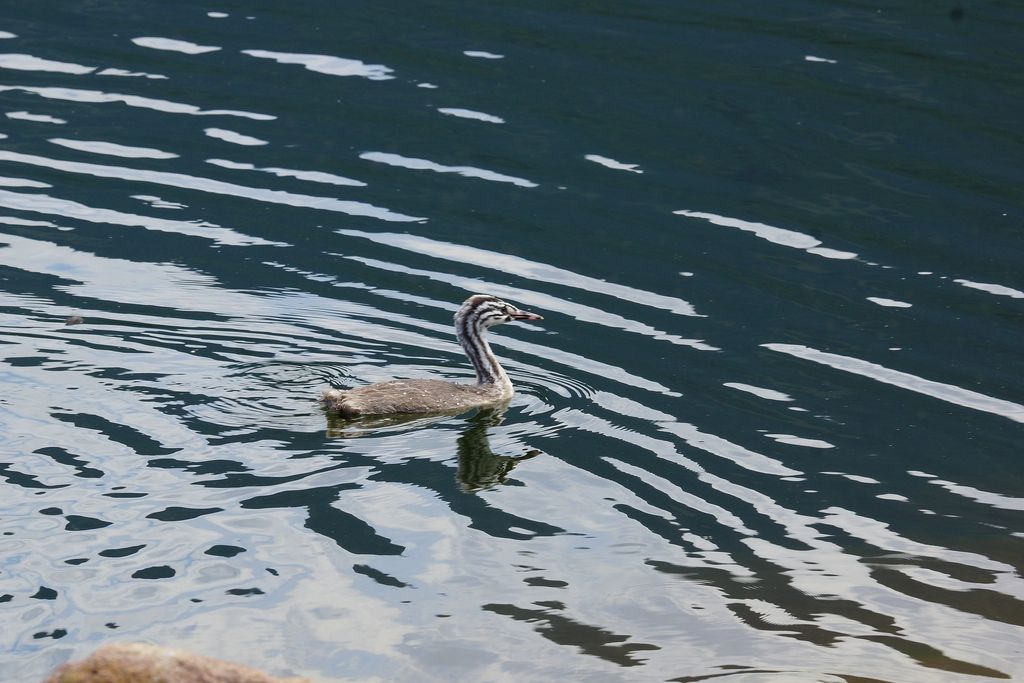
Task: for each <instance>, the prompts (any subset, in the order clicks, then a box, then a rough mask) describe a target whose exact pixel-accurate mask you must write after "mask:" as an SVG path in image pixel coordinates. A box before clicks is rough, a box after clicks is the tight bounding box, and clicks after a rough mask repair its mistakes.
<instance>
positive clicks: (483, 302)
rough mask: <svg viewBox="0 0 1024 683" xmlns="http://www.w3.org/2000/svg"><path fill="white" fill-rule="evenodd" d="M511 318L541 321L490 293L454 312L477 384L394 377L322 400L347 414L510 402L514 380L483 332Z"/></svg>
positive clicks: (335, 391)
mask: <svg viewBox="0 0 1024 683" xmlns="http://www.w3.org/2000/svg"><path fill="white" fill-rule="evenodd" d="M513 320H531V321H532V320H543V318H542V317H541V316H539V315H537V314H536V313H531V312H530V311H524V310H522V309H520V308H517V307H516V306H513V305H512V304H510V303H507V302H505V301H502V300H501V299H499V298H498V297H496V296H491V295H490V294H474V295H473V296H471V297H469V298H468V299H466V300H465V301H464V302H463V304H462V305H461V306H460V307H459V310H458V311H456V312H455V336H456V337H457V338H458V340H459V344H460V345H462V350H463V351H465V353H466V356H467V357H468V358H469V362H470V363H472V364H473V369H474V370H475V371H476V384H467V383H462V382H448V381H445V380H439V379H396V380H391V381H387V382H377V383H375V384H369V385H367V386H363V387H357V388H355V389H325V390H324V392H323V394H322V395H321V397H320V403H321V405H322V406H323V407H324V409H325V410H327V412H328V413H332V414H335V415H338V416H341V417H345V418H357V417H362V416H372V415H404V414H416V413H455V412H463V411H466V410H469V409H471V408H478V407H481V406H487V405H493V404H497V403H500V402H502V401H508V399H510V398H512V394H513V393H515V389H514V388H513V386H512V381H511V380H510V379H509V378H508V375H507V374H505V370H504V368H502V367H501V363H499V362H498V359H497V358H495V356H494V353H492V352H491V346H490V344H488V343H487V338H486V333H487V330H488V329H489V328H491V327H493V326H495V325H500V324H502V323H507V322H512V321H513Z"/></svg>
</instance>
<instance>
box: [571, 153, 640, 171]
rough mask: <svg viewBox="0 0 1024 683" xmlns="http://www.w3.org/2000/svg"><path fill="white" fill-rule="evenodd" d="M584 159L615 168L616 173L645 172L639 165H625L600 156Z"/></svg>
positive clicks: (590, 155) (588, 156) (589, 155)
mask: <svg viewBox="0 0 1024 683" xmlns="http://www.w3.org/2000/svg"><path fill="white" fill-rule="evenodd" d="M583 158H584V159H586V160H587V161H593V162H594V163H596V164H601V165H602V166H606V167H608V168H613V169H615V170H616V171H630V172H632V173H643V170H642V169H641V168H639V167H638V166H637V164H624V163H622V162H621V161H616V160H615V159H609V158H608V157H603V156H601V155H600V154H587V155H586V156H584V157H583Z"/></svg>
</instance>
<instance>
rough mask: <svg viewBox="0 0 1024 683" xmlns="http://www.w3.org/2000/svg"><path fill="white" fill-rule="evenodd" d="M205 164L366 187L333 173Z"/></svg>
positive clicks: (218, 161) (222, 162) (213, 161)
mask: <svg viewBox="0 0 1024 683" xmlns="http://www.w3.org/2000/svg"><path fill="white" fill-rule="evenodd" d="M206 163H208V164H213V165H214V166H220V167H221V168H230V169H235V170H239V171H261V172H263V173H271V174H273V175H276V176H278V177H279V178H297V179H298V180H306V181H309V182H313V183H324V184H327V185H347V186H349V187H366V183H364V182H363V181H361V180H353V179H352V178H346V177H344V176H340V175H335V174H333V173H324V172H323V171H299V170H296V169H293V168H277V167H274V166H267V167H265V168H260V167H258V166H256V165H255V164H247V163H241V162H237V161H228V160H227V159H207V160H206Z"/></svg>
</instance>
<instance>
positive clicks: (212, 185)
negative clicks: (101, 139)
mask: <svg viewBox="0 0 1024 683" xmlns="http://www.w3.org/2000/svg"><path fill="white" fill-rule="evenodd" d="M0 160H5V161H17V162H21V163H25V164H30V165H32V166H42V167H44V168H53V169H57V170H59V171H67V172H69V173H81V174H84V175H91V176H96V177H99V178H117V179H120V180H131V181H137V182H143V183H155V184H157V185H167V186H169V187H175V188H187V189H190V190H198V191H200V192H210V193H212V194H222V195H230V196H233V197H244V198H246V199H253V200H256V201H260V202H268V203H270V204H284V205H286V206H300V207H305V208H309V209H321V210H324V211H337V212H340V213H345V214H349V215H351V216H367V217H370V218H377V219H379V220H382V221H395V222H410V221H423V220H426V219H425V218H419V217H416V216H407V215H405V214H402V213H397V212H395V211H391V210H390V209H385V208H381V207H379V206H374V205H373V204H367V203H366V202H357V201H352V200H344V199H335V198H334V197H319V196H314V195H306V194H297V193H294V192H285V191H284V190H268V189H264V188H261V187H248V186H245V185H236V184H234V183H227V182H224V181H221V180H213V179H212V178H203V177H200V176H192V175H186V174H184V173H170V172H166V171H150V170H146V169H138V168H127V167H124V166H105V165H101V164H90V163H84V162H80V161H63V160H60V159H49V158H47V157H40V156H35V155H32V154H20V153H17V152H7V151H0Z"/></svg>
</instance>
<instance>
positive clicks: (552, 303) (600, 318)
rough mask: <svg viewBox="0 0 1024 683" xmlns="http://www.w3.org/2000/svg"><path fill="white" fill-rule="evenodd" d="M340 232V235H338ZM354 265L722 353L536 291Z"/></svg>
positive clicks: (372, 262) (376, 263) (381, 264)
mask: <svg viewBox="0 0 1024 683" xmlns="http://www.w3.org/2000/svg"><path fill="white" fill-rule="evenodd" d="M339 232H341V231H339ZM334 255H335V256H341V255H340V254H334ZM343 258H347V259H350V260H353V261H358V262H359V263H362V264H364V265H367V266H371V267H373V268H380V269H382V270H389V271H392V272H397V273H405V274H406V275H416V276H419V277H426V278H430V279H431V280H436V281H438V282H446V283H448V284H450V285H454V286H456V287H461V288H462V289H464V290H466V291H467V292H470V293H473V292H488V293H491V294H494V295H495V296H499V297H503V298H507V299H511V300H515V301H518V302H519V303H521V304H524V305H527V306H529V307H531V308H536V309H537V310H542V311H558V312H559V313H564V314H565V315H568V316H572V317H574V318H576V319H577V320H582V321H584V322H589V323H595V324H598V325H604V326H606V327H613V328H615V329H619V330H626V331H627V332H634V333H637V334H642V335H645V336H648V337H652V338H654V339H659V340H662V341H668V342H671V343H673V344H679V345H680V346H689V347H691V348H694V349H697V350H698V351H718V350H719V349H717V348H715V347H714V346H710V345H708V344H705V343H704V342H702V341H700V340H699V339H684V338H682V337H679V336H678V335H674V334H668V333H666V332H663V331H661V330H658V329H655V328H653V327H651V326H650V325H647V324H645V323H642V322H638V321H635V320H630V319H629V318H625V317H623V316H621V315H618V314H616V313H611V312H608V311H605V310H602V309H599V308H594V307H593V306H585V305H583V304H580V303H576V302H573V301H566V300H564V299H560V298H558V297H555V296H552V295H550V294H543V293H541V292H536V291H533V290H526V289H521V288H519V287H509V286H506V285H501V284H497V283H493V282H487V281H484V280H478V279H476V278H471V277H465V276H462V275H450V274H448V273H440V272H437V271H431V270H422V269H420V268H410V267H408V266H403V265H399V264H397V263H388V262H387V261H381V260H379V259H371V258H366V257H363V256H343Z"/></svg>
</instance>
